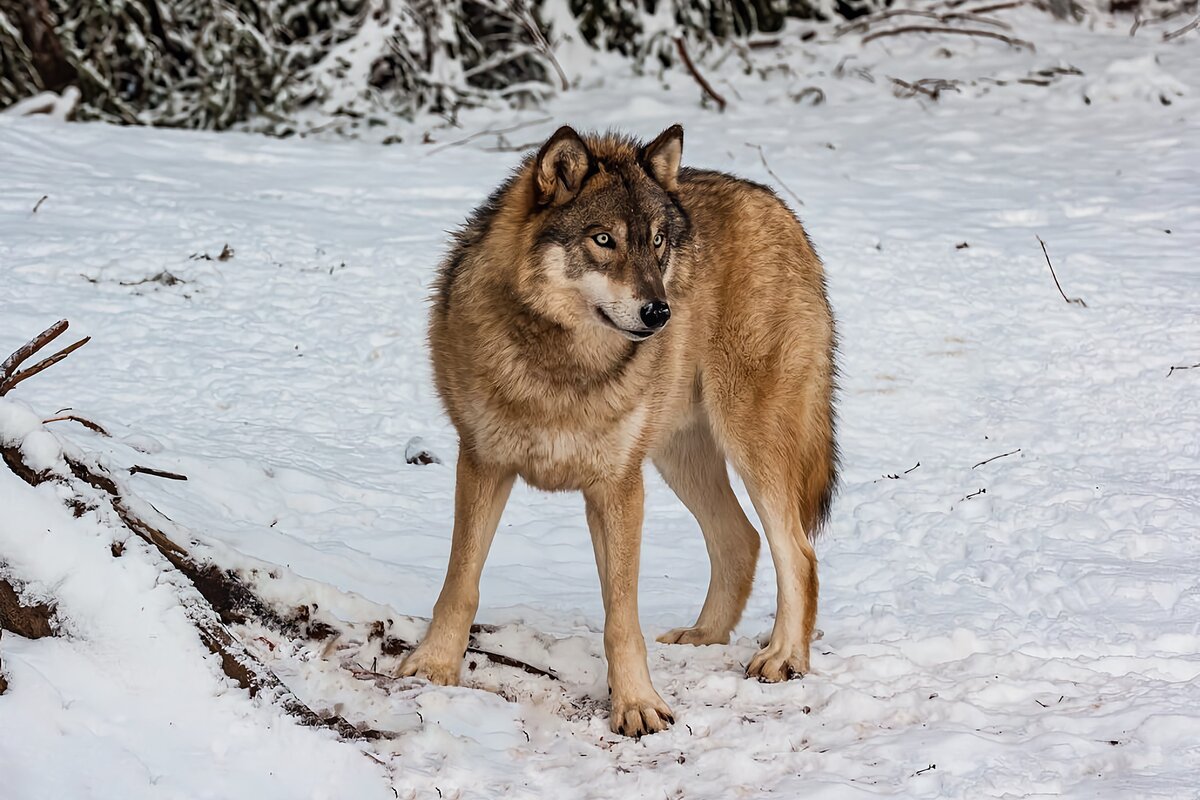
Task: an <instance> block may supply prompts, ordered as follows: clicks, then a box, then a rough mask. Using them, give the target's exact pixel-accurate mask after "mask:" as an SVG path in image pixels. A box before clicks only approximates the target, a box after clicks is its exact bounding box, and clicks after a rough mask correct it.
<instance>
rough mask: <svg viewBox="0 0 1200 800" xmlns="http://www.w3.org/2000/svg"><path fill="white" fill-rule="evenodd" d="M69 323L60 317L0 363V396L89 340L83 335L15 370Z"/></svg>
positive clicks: (56, 336)
mask: <svg viewBox="0 0 1200 800" xmlns="http://www.w3.org/2000/svg"><path fill="white" fill-rule="evenodd" d="M69 324H70V323H68V322H67V321H66V320H65V319H60V320H59V321H58V322H56V323H54V324H53V325H51V326H50V327H49V328H47V329H46V330H44V331H42V332H41V333H39V334H38V335H37V336H35V337H34V338H33V340H32V341H30V342H29V343H27V344H25V345H23V346H22V347H20V348H18V349H17V351H16V352H15V353H13V354H12V355H10V356H9V357H8V358H6V359H5V360H4V363H3V364H0V397H3V396H4V395H6V394H7V393H8V392H9V390H11V389H12V388H13V387H14V386H16V385H17V384H18V383H20V382H21V381H23V380H25V379H26V378H32V377H33V376H34V375H37V374H38V373H39V372H41V371H42V370H44V369H46V368H48V367H52V366H54V365H55V364H57V363H58V362H59V361H62V360H63V359H64V358H66V357H67V356H69V355H71V353H74V352H75V351H76V350H78V349H79V348H81V347H83V346H84V345H85V344H87V343H88V342H89V341H91V338H92V337H90V336H85V337H84V338H82V339H80V340H79V341H78V342H75V344H73V345H70V346H68V347H64V348H63V349H62V350H59V351H58V352H57V353H55V354H54V355H52V356H50V357H49V358H46V359H43V360H42V361H39V362H38V363H36V364H34V365H33V366H32V367H29V368H28V369H24V370H21V371H20V372H17V367H19V366H21V364H22V363H24V362H25V361H26V360H27V359H28V358H29V357H30V356H32V355H33V354H34V353H36V352H37V351H38V350H41V349H42V348H43V347H45V346H46V345H48V344H50V342H52V341H54V340H55V339H57V338H58V337H59V335H60V334H62V332H63V331H65V330H66V329H67V327H68V325H69Z"/></svg>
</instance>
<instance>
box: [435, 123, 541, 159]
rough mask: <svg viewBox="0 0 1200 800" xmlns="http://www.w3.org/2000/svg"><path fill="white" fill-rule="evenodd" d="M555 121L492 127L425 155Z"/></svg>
mask: <svg viewBox="0 0 1200 800" xmlns="http://www.w3.org/2000/svg"><path fill="white" fill-rule="evenodd" d="M553 120H554V118H553V117H541V118H540V119H533V120H530V121H528V122H521V123H518V124H516V125H510V126H509V127H507V128H491V127H489V128H485V129H483V130H481V131H476V132H475V133H472V134H471V135H470V136H464V137H463V138H462V139H457V140H455V141H453V142H446V143H445V144H443V145H438V146H437V147H435V148H433V149H432V150H430V151H429V152H427V153H426V154H425V155H427V156H431V155H433V154H434V153H440V152H442V151H443V150H446V149H448V148H451V147H460V146H462V145H464V144H469V143H470V142H473V141H475V140H476V139H478V138H479V137H481V136H496V135H498V134H501V133H512V132H513V131H519V130H521V129H522V128H531V127H533V126H534V125H542V124H544V123H547V122H552V121H553Z"/></svg>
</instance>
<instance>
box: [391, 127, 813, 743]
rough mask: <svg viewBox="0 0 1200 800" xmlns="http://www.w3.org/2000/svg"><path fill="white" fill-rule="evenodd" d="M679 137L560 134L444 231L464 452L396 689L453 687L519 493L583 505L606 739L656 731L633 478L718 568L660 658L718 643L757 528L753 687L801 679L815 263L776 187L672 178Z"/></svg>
mask: <svg viewBox="0 0 1200 800" xmlns="http://www.w3.org/2000/svg"><path fill="white" fill-rule="evenodd" d="M682 153H683V128H682V127H681V126H679V125H674V126H672V127H670V128H668V129H667V130H665V131H663V132H662V133H661V134H660V135H659V136H658V137H657V138H655V139H654V140H653V141H651V142H650V143H649V144H643V143H641V142H639V141H637V140H635V139H633V138H630V137H628V136H625V135H619V134H615V133H607V134H585V135H581V134H580V133H578V132H577V131H575V130H574V129H572V128H570V127H563V128H561V129H559V130H558V131H557V132H556V133H555V134H554V135H553V136H551V137H550V138H549V139H548V140H547V141H546V142H545V143H544V144H543V145H542V146H541V148H540V149H539V150H538V151H537V152H536V154H534V155H531V156H529V157H527V158H526V159H525V160H524V161H523V162H522V164H521V165H520V167H519V168H518V169H517V170H516V171H515V173H514V174H513V175H512V176H511V177H510V178H509V179H508V180H507V181H506V182H505V183H504V184H503V185H502V186H500V187H499V188H498V189H497V190H496V191H495V192H494V193H493V194H492V195H491V196H490V197H489V198H488V199H487V201H486V202H484V203H483V204H482V205H481V206H480V207H479V208H477V209H476V210H475V211H474V212H473V213H472V214H471V215H470V217H469V218H468V220H467V221H466V223H465V225H464V226H463V227H462V228H461V229H460V230H459V231H458V232H457V233H456V234H455V236H454V239H453V241H452V245H451V249H450V251H449V253H448V255H447V257H446V258H445V260H444V262H443V263H442V265H441V268H440V270H439V273H438V277H437V279H436V282H435V287H434V291H433V296H432V298H431V300H432V310H431V314H430V325H429V345H430V353H431V357H432V362H433V372H434V378H435V383H436V387H437V391H438V394H439V395H440V397H441V399H442V401H443V403H444V406H445V409H446V411H447V413H448V414H449V417H450V420H451V421H452V423H453V424H454V427H455V428H456V430H457V432H458V436H459V443H460V449H459V456H458V464H457V472H456V486H455V499H454V531H453V537H452V542H451V551H450V563H449V568H448V570H447V573H446V579H445V584H444V585H443V588H442V591H441V594H440V595H439V597H438V600H437V603H436V605H435V607H434V612H433V618H432V621H431V623H430V625H429V629H428V631H427V633H426V635H425V637H424V639H423V640H422V641H421V643H420V644H419V646H418V647H417V648H416V649H415V650H413V651H412V652H411V653H410V654H409V655H408V656H407V658H405V659H404V661H403V662H402V663H401V665H400V668H399V674H400V675H401V676H413V675H416V676H422V677H425V678H427V679H429V680H430V681H433V682H435V683H440V684H447V685H452V684H455V683H457V681H458V676H459V669H460V666H461V664H462V660H463V656H464V651H465V649H466V647H467V642H468V636H469V630H470V626H471V623H472V620H473V619H474V617H475V613H476V611H477V609H478V607H479V579H480V574H481V572H482V570H483V565H484V559H485V558H486V556H487V553H488V550H489V548H490V546H491V542H492V538H493V536H494V534H495V532H496V528H497V525H498V524H499V520H500V515H501V512H502V511H503V509H504V506H505V504H506V502H507V499H508V496H509V492H510V490H511V488H512V486H513V483H514V481H515V480H516V478H518V477H520V478H521V479H522V480H524V481H525V482H526V483H528V484H530V485H531V486H534V487H536V488H539V489H543V490H547V491H568V490H574V491H579V492H582V494H583V497H584V500H585V508H586V516H587V524H588V528H589V531H590V533H591V539H592V546H593V549H594V551H595V557H596V566H597V569H598V571H599V575H600V585H601V593H602V597H603V602H604V612H605V621H604V652H605V656H606V659H607V662H608V686H609V694H610V700H611V712H610V718H609V721H610V727H611V728H612V730H613V731H614V732H616V733H619V734H625V735H628V736H635V737H636V736H641V735H643V734H648V733H654V732H656V731H661V730H664V729H666V728H667V727H668V726H669V725H670V724H672V723H673V722H674V719H673V716H672V714H671V710H670V709H669V708H668V707H667V704H666V703H665V702H664V701H663V699H662V697H661V696H660V695H659V694H658V692H657V691H655V689H654V686H653V684H652V683H651V680H650V671H649V667H648V664H647V661H646V642H645V639H644V637H643V635H642V630H641V626H640V624H639V622H638V601H637V597H638V569H639V550H640V546H641V531H642V514H643V497H644V494H643V492H644V489H643V476H642V473H643V466H644V463H645V462H646V460H647V459H649V460H650V461H651V462H653V464H654V466H655V467H656V468H657V469H658V471H659V472H660V473H661V474H662V477H663V478H664V479H665V481H666V483H667V485H669V486H670V487H671V489H672V490H673V491H674V492H675V493H676V494H677V495H678V496H679V499H680V500H681V501H683V503H684V505H685V506H686V507H687V508H688V509H689V510H690V511H691V513H692V514H693V515H694V516H695V517H696V520H697V521H698V522H699V525H700V529H701V531H702V532H703V534H704V541H705V544H706V546H707V550H708V554H709V559H710V562H711V575H710V581H709V586H708V593H707V596H706V597H705V600H704V605H703V607H702V609H701V611H700V614H699V617H698V618H697V620H696V623H695V624H694V625H692V626H691V627H687V628H679V629H676V630H672V631H669V632H667V633H665V634H663V635H662V636H660V637H659V638H658V641H659V642H664V643H678V644H693V645H701V644H725V643H728V641H729V636H730V632H731V631H732V630H733V628H734V626H735V625H736V624H737V622H738V620H739V618H740V617H741V614H742V611H743V609H744V607H745V605H746V600H747V597H748V596H749V594H750V589H751V584H752V583H753V580H754V570H755V565H756V563H757V560H758V551H759V534H758V532H757V531H756V530H755V528H754V526H753V525H752V524H751V523H750V521H749V520H748V519H747V517H746V514H745V512H744V510H743V509H742V507H741V505H740V504H739V503H738V500H737V497H736V496H735V494H734V491H733V489H732V488H731V486H730V481H729V473H728V469H727V467H728V465H730V464H731V465H732V466H733V469H735V470H736V471H737V473H738V475H740V476H741V478H742V480H743V482H744V484H745V486H746V489H747V491H748V493H749V496H750V499H751V501H752V502H753V504H754V507H755V509H756V510H757V512H758V516H759V519H760V520H761V521H762V526H763V528H764V530H765V534H766V538H767V542H768V544H769V547H770V552H771V558H772V560H773V562H774V565H775V573H776V576H777V580H778V586H777V604H778V609H777V613H776V616H775V622H774V627H773V629H772V631H771V636H770V640H769V642H768V644H767V645H766V646H765V647H763V648H762V649H761V650H759V651H758V653H757V654H756V655H755V656H754V657H753V659H752V660H751V661H750V663H749V666H748V667H747V670H746V672H747V674H748V676H750V677H755V678H758V679H760V680H763V681H782V680H786V679H788V678H792V677H794V676H798V675H802V674H804V673H805V672H807V671H808V669H809V648H810V644H811V640H812V635H813V624H814V621H815V619H816V614H817V586H818V582H817V558H816V554H815V552H814V550H813V537H814V536H815V535H816V534H817V532H818V530H819V529H820V528H821V526H822V524H823V523H824V521H825V519H826V517H827V516H828V513H829V506H830V498H831V495H832V493H833V491H834V487H835V484H836V481H837V474H836V473H837V448H836V442H835V436H834V391H835V387H834V381H835V336H834V321H833V315H832V313H831V310H830V305H829V301H828V297H827V293H826V287H825V276H824V270H823V267H822V264H821V261H820V259H819V258H818V257H817V255H816V253H815V252H814V250H813V247H812V245H811V243H810V242H809V239H808V236H807V235H806V233H805V231H804V229H803V228H802V227H801V224H800V222H799V220H798V219H797V218H796V216H795V215H794V214H793V213H792V211H791V210H789V208H788V207H787V206H786V205H785V204H784V202H783V201H782V200H780V198H779V197H777V196H776V195H775V194H774V193H773V192H772V191H771V190H770V189H768V188H766V187H763V186H760V185H758V184H755V183H751V182H749V181H746V180H741V179H738V178H736V177H733V176H730V175H727V174H723V173H720V172H712V171H707V170H700V169H691V168H681V166H680V161H681V157H682Z"/></svg>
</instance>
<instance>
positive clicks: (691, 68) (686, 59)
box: [675, 36, 726, 111]
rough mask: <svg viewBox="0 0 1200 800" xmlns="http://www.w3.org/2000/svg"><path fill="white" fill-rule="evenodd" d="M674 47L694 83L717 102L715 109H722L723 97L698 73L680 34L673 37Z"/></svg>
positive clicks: (723, 107)
mask: <svg viewBox="0 0 1200 800" xmlns="http://www.w3.org/2000/svg"><path fill="white" fill-rule="evenodd" d="M675 49H676V50H678V51H679V58H680V59H681V60H682V61H683V65H684V66H685V67H687V71H688V72H690V73H691V74H692V77H693V78H695V80H696V83H698V84H700V88H701V89H703V90H704V93H705V94H706V95H708V96H709V97H711V98H712V99H713V101H714V102H715V103H716V104H717V110H719V111H724V110H725V105H726V103H725V98H724V97H722V96H721V95H719V94H717V91H716V89H713V87H712V84H710V83H709V82H708V81H707V80H705V78H704V76H703V75H701V74H700V70H698V69H696V65H695V64H693V63H692V57H691V56H690V55H688V50H687V44H686V43H685V42H684V41H683V37H682V36H676V37H675Z"/></svg>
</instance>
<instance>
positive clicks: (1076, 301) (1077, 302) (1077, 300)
mask: <svg viewBox="0 0 1200 800" xmlns="http://www.w3.org/2000/svg"><path fill="white" fill-rule="evenodd" d="M1037 240H1038V244H1040V245H1041V246H1042V255H1044V256H1045V257H1046V266H1048V267H1049V268H1050V275H1051V277H1053V278H1054V285H1055V286H1057V287H1058V293H1059V294H1061V295H1062V299H1063V300H1066V301H1067V302H1068V303H1074V304H1075V305H1078V306H1083V307H1084V308H1087V303H1085V302H1083V298H1082V297H1067V294H1066V292H1064V291H1063V288H1062V284H1061V283H1059V282H1058V275H1057V274H1056V273H1055V272H1054V265H1053V264H1051V263H1050V254H1049V253H1047V252H1046V243H1045V242H1043V241H1042V237H1040V236H1039V237H1037Z"/></svg>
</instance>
